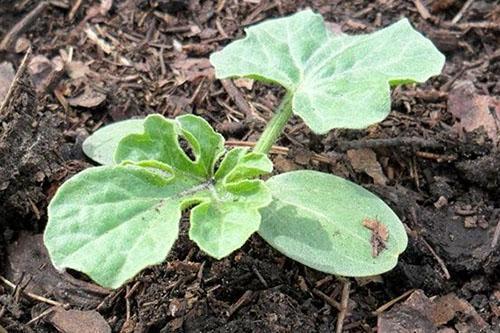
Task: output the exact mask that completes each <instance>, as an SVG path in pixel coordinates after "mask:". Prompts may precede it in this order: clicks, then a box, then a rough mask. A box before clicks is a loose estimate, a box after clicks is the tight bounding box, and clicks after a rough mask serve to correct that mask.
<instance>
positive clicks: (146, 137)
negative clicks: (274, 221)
mask: <svg viewBox="0 0 500 333" xmlns="http://www.w3.org/2000/svg"><path fill="white" fill-rule="evenodd" d="M143 123H144V132H143V133H141V134H131V135H129V136H127V137H125V138H123V139H122V140H121V141H120V143H119V144H118V147H117V149H116V152H115V161H116V162H118V163H120V164H119V165H108V166H103V167H96V168H90V169H87V170H85V171H83V172H81V173H79V174H77V175H76V176H74V177H73V178H71V179H70V180H68V181H67V182H65V183H64V184H63V185H62V186H61V187H60V188H59V190H58V191H57V193H56V195H55V196H54V198H53V199H52V201H51V203H50V205H49V208H48V215H49V220H48V223H47V227H46V230H45V234H44V240H45V244H46V247H47V249H48V251H49V254H50V257H51V259H52V261H53V263H54V265H55V266H56V267H58V268H60V269H63V268H72V269H76V270H79V271H81V272H84V273H86V274H87V275H89V277H91V278H92V279H93V280H95V281H96V282H97V283H99V284H101V285H103V286H105V287H110V288H117V287H119V286H120V285H122V284H123V283H124V282H125V281H127V280H129V279H131V278H132V277H133V276H134V275H135V274H137V273H138V272H139V271H140V270H142V269H143V268H145V267H147V266H149V265H154V264H158V263H160V262H162V261H163V260H165V258H166V256H167V254H168V252H169V251H170V248H171V247H172V244H173V243H174V241H175V240H176V238H177V234H178V228H179V227H178V221H179V218H180V216H181V211H182V210H183V209H184V208H187V207H191V206H196V207H194V209H193V210H192V213H191V229H190V232H189V235H190V237H191V238H192V239H193V240H194V241H195V242H196V243H198V245H199V246H200V248H201V249H203V250H205V251H206V252H207V253H208V254H209V255H211V256H213V257H216V258H222V257H224V256H226V255H228V254H230V253H231V252H233V251H234V250H236V249H238V248H239V247H241V246H242V245H243V244H244V242H245V241H246V240H247V239H248V237H250V235H251V234H252V233H253V232H255V231H257V230H258V228H259V225H260V213H259V209H260V208H262V207H264V206H266V205H268V204H269V203H270V202H271V194H270V192H269V190H268V189H267V186H266V185H265V184H264V182H263V181H261V180H256V179H251V178H254V177H256V176H258V175H260V174H264V173H269V172H271V170H272V163H271V162H270V161H269V159H268V158H267V157H266V156H265V155H263V154H255V153H248V151H247V150H246V149H241V148H236V149H234V150H232V151H230V152H229V153H228V154H227V155H226V156H225V158H224V159H223V160H222V162H221V166H222V165H224V166H225V167H224V170H223V171H224V172H223V173H224V175H222V172H220V173H218V174H219V176H217V177H216V176H215V172H214V165H215V164H216V161H217V160H218V158H219V157H220V156H221V154H222V153H223V152H224V151H223V147H224V139H223V138H222V136H220V135H219V134H216V133H215V132H214V131H213V129H212V128H211V127H210V126H209V125H208V123H207V122H206V121H205V120H203V119H202V118H200V117H196V116H191V115H189V116H181V117H178V118H177V119H176V120H168V119H165V118H163V117H162V116H158V115H152V116H149V117H147V118H146V120H145V121H144V122H143ZM181 137H182V138H184V139H185V140H186V141H187V142H188V143H189V145H190V146H191V149H192V153H193V155H194V158H193V159H191V158H190V157H189V156H188V155H187V154H186V153H185V152H184V151H183V150H182V148H181V146H180V143H179V139H180V138H181ZM205 214H206V215H205Z"/></svg>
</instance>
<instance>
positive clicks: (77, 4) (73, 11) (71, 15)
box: [68, 0, 82, 21]
mask: <svg viewBox="0 0 500 333" xmlns="http://www.w3.org/2000/svg"><path fill="white" fill-rule="evenodd" d="M81 5H82V0H76V1H75V3H74V4H73V6H72V7H71V10H70V11H69V14H68V19H69V20H70V21H73V19H74V18H75V15H76V12H77V11H78V9H79V8H80V6H81Z"/></svg>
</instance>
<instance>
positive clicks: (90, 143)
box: [82, 119, 144, 165]
mask: <svg viewBox="0 0 500 333" xmlns="http://www.w3.org/2000/svg"><path fill="white" fill-rule="evenodd" d="M143 128H144V119H130V120H123V121H119V122H117V123H113V124H111V125H107V126H104V127H103V128H100V129H98V130H97V131H96V132H94V133H93V134H92V135H91V136H89V137H88V138H87V139H86V140H85V141H84V142H83V144H82V149H83V152H84V153H85V155H87V156H88V157H89V158H90V159H92V160H94V161H95V162H97V163H99V164H102V165H112V164H114V161H113V154H114V152H115V150H116V147H118V143H119V142H120V140H121V139H123V138H124V137H126V136H127V135H130V134H133V133H141V132H142V129H143Z"/></svg>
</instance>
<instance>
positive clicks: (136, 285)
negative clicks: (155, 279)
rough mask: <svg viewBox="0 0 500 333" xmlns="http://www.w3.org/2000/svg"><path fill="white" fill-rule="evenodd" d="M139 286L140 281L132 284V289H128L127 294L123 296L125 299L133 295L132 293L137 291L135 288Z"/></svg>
mask: <svg viewBox="0 0 500 333" xmlns="http://www.w3.org/2000/svg"><path fill="white" fill-rule="evenodd" d="M140 284H141V281H137V282H136V283H134V285H133V286H132V288H130V290H128V291H127V293H126V294H125V298H130V297H131V296H132V295H133V294H134V292H135V291H136V290H137V288H138V287H139V286H140Z"/></svg>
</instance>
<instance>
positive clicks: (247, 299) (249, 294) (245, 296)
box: [227, 290, 253, 317]
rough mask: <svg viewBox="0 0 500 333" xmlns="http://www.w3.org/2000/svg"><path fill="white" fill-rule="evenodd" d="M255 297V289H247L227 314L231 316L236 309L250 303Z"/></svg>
mask: <svg viewBox="0 0 500 333" xmlns="http://www.w3.org/2000/svg"><path fill="white" fill-rule="evenodd" d="M252 297H253V291H251V290H247V291H245V293H244V294H243V295H242V296H241V297H240V299H239V300H237V301H236V303H234V304H233V305H231V307H230V308H229V310H228V311H227V316H228V317H231V316H232V315H233V314H234V313H235V312H236V311H238V309H239V308H241V307H242V306H243V305H245V304H248V303H249V302H250V301H251V300H252Z"/></svg>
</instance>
